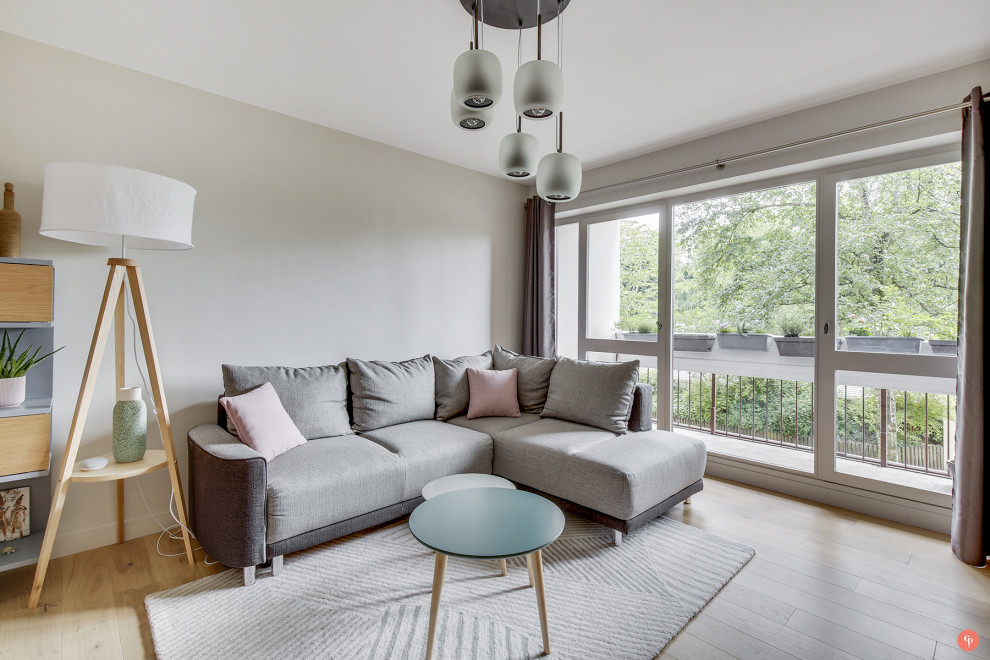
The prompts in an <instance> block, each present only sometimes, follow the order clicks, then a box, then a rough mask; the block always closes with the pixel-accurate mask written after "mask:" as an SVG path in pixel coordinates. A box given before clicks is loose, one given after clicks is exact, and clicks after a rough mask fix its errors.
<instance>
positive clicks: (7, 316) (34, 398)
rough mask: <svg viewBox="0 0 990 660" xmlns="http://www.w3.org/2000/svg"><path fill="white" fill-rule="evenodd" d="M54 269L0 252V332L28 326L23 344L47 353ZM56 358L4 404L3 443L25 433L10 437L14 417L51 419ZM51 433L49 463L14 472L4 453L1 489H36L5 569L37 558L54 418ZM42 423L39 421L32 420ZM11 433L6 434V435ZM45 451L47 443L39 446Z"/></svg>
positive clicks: (1, 564) (0, 566)
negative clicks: (27, 529) (25, 529)
mask: <svg viewBox="0 0 990 660" xmlns="http://www.w3.org/2000/svg"><path fill="white" fill-rule="evenodd" d="M54 282H55V269H54V267H53V265H52V262H51V261H45V260H41V259H13V258H8V257H0V302H2V303H3V304H2V305H0V307H3V316H2V317H0V334H2V333H3V331H4V330H6V331H7V332H8V333H9V334H10V335H11V336H12V337H16V336H17V335H18V334H20V332H21V331H22V330H23V331H24V338H23V339H22V340H21V346H25V347H26V346H28V345H32V346H41V347H42V353H47V352H49V351H51V350H52V349H53V347H54V344H55V323H54V317H53V316H52V312H53V309H54V304H53V300H52V292H53V290H54ZM52 365H53V361H52V360H45V361H44V362H42V363H41V364H39V365H38V366H36V367H35V368H33V369H31V371H30V372H28V376H27V397H28V398H27V399H26V400H25V401H24V403H23V404H21V405H19V406H15V407H12V408H0V446H2V445H3V444H4V442H5V441H6V442H8V443H11V442H15V441H17V440H21V439H23V436H22V437H17V438H15V437H10V436H11V435H13V434H14V433H15V431H12V430H11V429H14V428H18V429H19V428H23V427H24V426H25V425H21V424H14V423H13V422H16V421H20V420H16V419H15V418H20V417H29V416H35V419H36V420H37V421H38V422H39V423H40V422H42V420H43V419H45V418H47V419H48V420H50V415H51V412H52V380H53V373H54V371H53V367H52ZM46 425H47V433H46V434H45V435H46V437H44V439H43V442H44V443H45V445H47V453H48V460H47V461H45V460H44V453H42V454H41V457H40V461H39V462H41V463H43V464H44V465H43V466H42V465H34V466H32V467H34V468H39V467H43V469H32V470H31V471H28V472H17V471H15V472H13V473H11V472H10V471H9V470H10V464H9V463H8V464H7V466H6V467H7V469H3V468H4V467H5V466H4V461H3V457H2V455H0V490H7V489H8V488H19V487H22V486H28V487H30V488H31V535H30V536H27V537H24V538H22V539H17V540H14V541H0V548H6V547H11V548H13V549H14V552H13V553H12V554H7V555H3V554H0V572H3V571H8V570H11V569H14V568H20V567H21V566H30V565H31V564H35V563H37V561H38V557H39V555H40V553H41V544H42V541H43V539H44V535H45V528H46V527H47V524H48V513H49V509H50V507H51V477H50V471H51V423H50V421H49V422H47V424H46ZM31 426H33V427H34V428H38V426H39V424H37V423H36V424H32V425H31ZM5 435H7V437H4V436H5ZM38 450H39V451H40V452H44V451H45V447H44V446H42V447H38Z"/></svg>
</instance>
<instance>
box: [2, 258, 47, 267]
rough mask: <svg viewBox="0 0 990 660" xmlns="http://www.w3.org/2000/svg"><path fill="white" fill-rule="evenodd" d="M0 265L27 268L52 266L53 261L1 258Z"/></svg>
mask: <svg viewBox="0 0 990 660" xmlns="http://www.w3.org/2000/svg"><path fill="white" fill-rule="evenodd" d="M0 264H24V265H27V266H52V265H54V264H55V262H54V261H52V260H51V259H22V258H20V257H0Z"/></svg>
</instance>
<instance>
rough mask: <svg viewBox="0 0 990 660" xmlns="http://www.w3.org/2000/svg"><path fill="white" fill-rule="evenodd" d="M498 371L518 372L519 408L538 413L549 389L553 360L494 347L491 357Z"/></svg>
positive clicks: (554, 362) (497, 346)
mask: <svg viewBox="0 0 990 660" xmlns="http://www.w3.org/2000/svg"><path fill="white" fill-rule="evenodd" d="M493 362H494V364H495V368H496V369H498V370H500V371H501V370H505V369H518V370H519V380H518V383H519V408H520V410H522V411H523V412H527V413H538V412H540V411H541V410H543V404H544V403H546V401H547V388H549V387H550V373H551V372H552V371H553V369H554V365H555V364H556V361H555V360H554V359H553V358H539V357H532V356H529V355H519V353H514V352H513V351H510V350H509V349H507V348H502V347H501V346H499V345H498V344H496V345H495V354H494V356H493Z"/></svg>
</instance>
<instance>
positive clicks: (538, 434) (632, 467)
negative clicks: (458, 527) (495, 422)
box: [493, 418, 706, 520]
mask: <svg viewBox="0 0 990 660" xmlns="http://www.w3.org/2000/svg"><path fill="white" fill-rule="evenodd" d="M705 460H706V450H705V444H704V443H703V442H701V441H700V440H696V439H694V438H691V437H688V436H684V435H679V434H676V433H669V432H667V431H643V432H639V433H628V434H626V435H621V436H618V437H617V436H615V435H613V434H611V433H608V432H607V431H602V430H599V429H593V428H591V427H588V426H583V425H580V424H574V423H572V422H566V421H562V420H557V419H549V418H548V419H541V420H540V421H538V422H533V423H532V424H526V425H525V426H520V427H517V428H515V429H511V430H509V431H504V432H502V433H497V434H496V435H495V461H494V469H493V472H494V473H495V474H497V475H499V476H502V477H505V478H506V479H511V480H512V481H515V482H518V483H521V484H523V485H526V486H529V487H530V488H535V489H537V490H541V491H544V492H546V493H549V494H551V495H554V496H556V497H560V498H563V499H565V500H570V501H572V502H575V503H577V504H580V505H582V506H586V507H588V508H590V509H594V510H596V511H600V512H602V513H604V514H607V515H609V516H612V517H614V518H618V519H620V520H630V519H631V518H634V517H635V516H637V515H639V514H640V513H643V512H644V511H646V510H647V509H649V508H650V507H652V506H655V505H657V504H659V503H660V502H662V501H664V500H665V499H667V498H668V497H670V496H671V495H674V494H676V493H677V492H679V491H681V490H683V489H684V488H686V487H687V486H689V485H691V484H693V483H694V482H695V481H697V480H698V479H701V478H702V476H703V475H704V472H705Z"/></svg>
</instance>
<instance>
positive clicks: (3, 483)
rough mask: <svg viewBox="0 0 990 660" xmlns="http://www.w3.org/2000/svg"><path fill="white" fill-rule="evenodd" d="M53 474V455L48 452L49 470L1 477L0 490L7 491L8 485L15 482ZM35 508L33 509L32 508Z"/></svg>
mask: <svg viewBox="0 0 990 660" xmlns="http://www.w3.org/2000/svg"><path fill="white" fill-rule="evenodd" d="M51 473H52V454H51V452H48V469H47V470H37V471H35V472H21V473H19V474H5V475H4V476H2V477H0V490H7V488H8V486H7V484H10V483H14V482H15V481H27V480H29V479H37V478H38V477H47V476H48V475H49V474H51ZM10 488H16V486H10ZM32 508H33V507H32Z"/></svg>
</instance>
